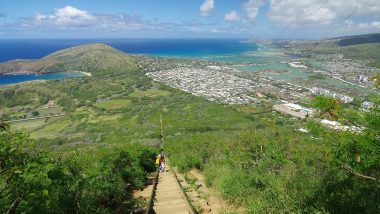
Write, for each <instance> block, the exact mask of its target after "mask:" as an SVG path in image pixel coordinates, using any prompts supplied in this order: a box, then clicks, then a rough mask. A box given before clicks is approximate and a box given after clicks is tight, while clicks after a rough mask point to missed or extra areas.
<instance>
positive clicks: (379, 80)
mask: <svg viewBox="0 0 380 214" xmlns="http://www.w3.org/2000/svg"><path fill="white" fill-rule="evenodd" d="M368 80H371V81H374V83H373V86H374V87H375V88H376V90H379V89H380V74H376V75H375V76H372V77H370V78H368Z"/></svg>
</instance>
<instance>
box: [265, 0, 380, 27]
mask: <svg viewBox="0 0 380 214" xmlns="http://www.w3.org/2000/svg"><path fill="white" fill-rule="evenodd" d="M269 4H270V8H269V12H268V16H269V18H270V19H271V20H272V21H274V22H276V23H280V24H290V23H292V24H294V25H300V24H329V23H332V22H334V21H337V20H342V21H343V20H344V19H346V18H347V17H350V16H354V17H355V16H356V17H357V16H361V17H374V16H378V15H379V14H380V1H379V0H269Z"/></svg>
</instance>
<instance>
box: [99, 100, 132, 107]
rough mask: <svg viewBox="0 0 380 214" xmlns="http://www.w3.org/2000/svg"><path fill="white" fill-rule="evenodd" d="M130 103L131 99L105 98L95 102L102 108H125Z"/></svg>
mask: <svg viewBox="0 0 380 214" xmlns="http://www.w3.org/2000/svg"><path fill="white" fill-rule="evenodd" d="M130 105H131V101H130V100H127V99H118V100H107V101H103V102H99V103H97V104H96V107H98V108H104V109H118V108H127V107H128V106H130Z"/></svg>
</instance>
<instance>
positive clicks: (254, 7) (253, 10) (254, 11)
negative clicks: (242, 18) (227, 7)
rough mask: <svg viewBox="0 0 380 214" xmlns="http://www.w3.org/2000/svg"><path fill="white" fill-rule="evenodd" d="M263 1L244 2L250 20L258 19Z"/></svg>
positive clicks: (250, 0)
mask: <svg viewBox="0 0 380 214" xmlns="http://www.w3.org/2000/svg"><path fill="white" fill-rule="evenodd" d="M263 3H264V0H249V1H248V2H246V3H245V4H244V6H243V7H244V10H245V12H246V15H247V17H248V19H249V20H251V21H254V20H255V19H256V17H257V15H259V11H260V7H261V6H262V5H263Z"/></svg>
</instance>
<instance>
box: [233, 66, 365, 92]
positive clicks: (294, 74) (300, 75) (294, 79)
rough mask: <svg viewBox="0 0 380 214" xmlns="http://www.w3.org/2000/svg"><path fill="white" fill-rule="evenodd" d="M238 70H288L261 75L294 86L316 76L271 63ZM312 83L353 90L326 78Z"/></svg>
mask: <svg viewBox="0 0 380 214" xmlns="http://www.w3.org/2000/svg"><path fill="white" fill-rule="evenodd" d="M235 68H236V69H238V70H241V71H248V72H257V71H260V70H286V71H287V72H286V73H280V74H275V73H269V72H268V73H262V74H261V75H263V76H267V77H272V78H274V79H277V80H283V81H286V82H289V83H293V84H296V85H297V84H299V81H298V80H299V79H305V80H306V79H308V78H309V77H311V76H314V75H313V74H312V73H306V72H303V71H301V70H300V69H297V68H292V67H290V66H289V65H288V64H287V63H270V64H260V65H252V66H235ZM311 81H317V82H320V83H323V84H326V85H331V86H334V87H336V86H338V87H341V88H345V89H352V87H354V86H352V85H349V84H347V83H344V82H342V81H339V80H336V79H333V78H330V77H324V79H318V80H311ZM355 88H356V89H357V90H359V91H362V92H368V89H366V88H360V87H355Z"/></svg>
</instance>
